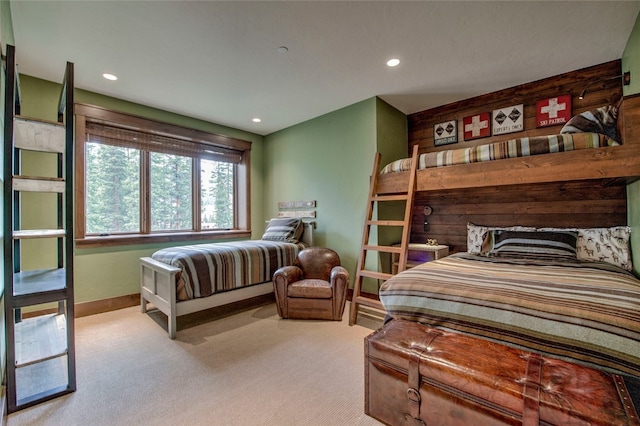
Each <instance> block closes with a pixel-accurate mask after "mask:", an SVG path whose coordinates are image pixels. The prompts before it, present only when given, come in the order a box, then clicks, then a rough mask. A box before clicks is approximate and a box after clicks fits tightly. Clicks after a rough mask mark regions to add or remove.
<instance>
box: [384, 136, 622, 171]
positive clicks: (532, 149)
mask: <svg viewBox="0 0 640 426" xmlns="http://www.w3.org/2000/svg"><path fill="white" fill-rule="evenodd" d="M617 145H620V144H619V143H618V142H616V141H615V140H613V139H611V138H610V137H608V136H606V135H602V134H600V133H563V134H559V135H549V136H536V137H531V138H520V139H510V140H508V141H503V142H495V143H492V144H486V145H478V146H472V147H468V148H459V149H450V150H446V151H435V152H427V153H424V154H420V157H419V159H418V169H427V168H430V167H443V166H452V165H455V164H469V163H478V162H483V161H493V160H502V159H506V158H517V157H529V156H532V155H539V154H549V153H555V152H566V151H576V150H579V149H588V148H600V147H605V146H617ZM410 169H411V158H403V159H400V160H396V161H394V162H392V163H389V164H387V165H386V166H385V167H384V168H383V169H382V171H381V172H380V173H393V172H403V171H407V170H410Z"/></svg>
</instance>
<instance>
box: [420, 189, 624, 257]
mask: <svg viewBox="0 0 640 426" xmlns="http://www.w3.org/2000/svg"><path fill="white" fill-rule="evenodd" d="M609 183H610V181H608V180H595V181H580V182H564V183H546V184H531V185H511V186H500V187H485V188H471V189H467V188H465V189H454V190H441V191H429V192H420V193H417V194H416V197H415V201H414V205H413V208H412V228H411V240H412V242H424V241H425V240H426V239H427V238H436V239H437V240H438V242H439V243H441V244H446V245H449V246H450V247H451V251H452V252H459V251H466V234H467V222H471V223H475V224H477V225H488V226H511V225H523V226H533V227H580V228H590V227H602V226H615V225H624V224H626V215H627V201H626V188H625V186H624V185H614V186H611V185H609ZM425 205H429V206H431V207H432V208H433V214H432V215H430V216H428V217H427V218H426V219H427V221H428V223H429V228H430V229H429V231H428V232H425V231H424V220H425V217H424V215H423V214H422V212H423V208H424V206H425Z"/></svg>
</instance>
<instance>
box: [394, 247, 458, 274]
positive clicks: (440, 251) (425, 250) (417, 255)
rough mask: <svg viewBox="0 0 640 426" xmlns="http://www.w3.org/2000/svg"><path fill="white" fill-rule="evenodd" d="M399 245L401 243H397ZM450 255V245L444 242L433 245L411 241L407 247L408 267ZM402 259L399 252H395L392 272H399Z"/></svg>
mask: <svg viewBox="0 0 640 426" xmlns="http://www.w3.org/2000/svg"><path fill="white" fill-rule="evenodd" d="M395 245H396V246H399V245H400V244H395ZM448 255H449V246H445V245H442V244H439V245H436V246H433V245H428V244H418V243H410V244H409V247H408V248H407V269H409V268H413V267H414V266H417V265H419V264H421V263H424V262H429V261H430V260H437V259H441V258H443V257H445V256H448ZM399 260H400V255H399V254H398V253H393V255H392V257H391V273H392V274H394V275H395V274H397V273H398V263H399Z"/></svg>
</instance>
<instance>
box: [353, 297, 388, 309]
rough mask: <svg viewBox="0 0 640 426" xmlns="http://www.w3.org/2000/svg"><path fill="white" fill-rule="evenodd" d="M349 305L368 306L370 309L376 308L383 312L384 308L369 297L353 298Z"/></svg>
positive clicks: (377, 301)
mask: <svg viewBox="0 0 640 426" xmlns="http://www.w3.org/2000/svg"><path fill="white" fill-rule="evenodd" d="M351 303H357V304H359V305H364V306H369V307H371V308H376V309H380V310H382V311H384V306H382V303H381V302H380V301H379V300H377V299H371V298H369V297H363V296H358V297H354V298H353V300H352V301H351Z"/></svg>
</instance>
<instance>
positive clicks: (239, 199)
mask: <svg viewBox="0 0 640 426" xmlns="http://www.w3.org/2000/svg"><path fill="white" fill-rule="evenodd" d="M87 123H96V124H105V125H110V126H114V127H120V128H123V129H128V130H134V131H140V132H145V133H150V134H153V135H158V136H164V137H170V138H172V139H178V140H184V141H188V142H197V143H200V144H205V145H211V146H214V147H220V148H226V149H232V150H235V151H238V152H239V153H240V154H241V160H240V162H239V163H238V164H236V167H235V168H236V175H235V185H234V192H235V193H234V198H235V204H236V205H235V208H234V211H235V223H236V227H235V228H234V229H230V230H202V229H201V223H200V222H201V217H200V194H198V189H199V179H200V167H199V164H200V163H199V161H194V167H193V179H194V180H193V183H194V185H193V188H192V191H193V195H194V200H193V208H194V217H197V220H196V221H194V230H189V231H167V232H151V231H150V224H149V223H148V220H147V218H145V215H144V214H143V212H147V213H146V214H147V215H148V214H149V213H148V212H149V205H150V196H149V193H148V191H141V196H140V198H141V199H140V214H141V218H140V220H141V226H140V227H141V232H140V233H130V234H117V235H107V236H94V235H86V199H85V189H86V186H85V182H86V181H85V178H86V176H85V160H86V157H85V144H86V142H87V141H86V140H85V136H86V126H87ZM75 150H76V152H75V182H74V183H75V185H74V186H75V191H74V192H75V199H76V202H75V210H76V211H75V218H76V223H75V242H76V246H78V247H82V248H91V247H108V246H118V245H130V244H147V243H164V242H182V241H197V240H216V239H228V238H248V237H250V236H251V220H250V217H251V214H250V211H251V209H250V200H251V197H250V154H251V142H250V141H245V140H241V139H236V138H231V137H227V136H223V135H218V134H215V133H208V132H203V131H200V130H195V129H190V128H186V127H182V126H178V125H174V124H169V123H164V122H160V121H155V120H152V119H148V118H143V117H139V116H134V115H130V114H127V113H122V112H116V111H111V110H108V109H106V108H102V107H98V106H93V105H86V104H76V105H75ZM145 157H146V158H145ZM148 162H149V158H148V155H142V166H141V169H142V170H141V176H140V180H141V181H146V184H147V185H148V182H149V175H148V173H149V171H148V167H146V166H147V165H148ZM143 185H144V184H143ZM143 187H144V186H143Z"/></svg>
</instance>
